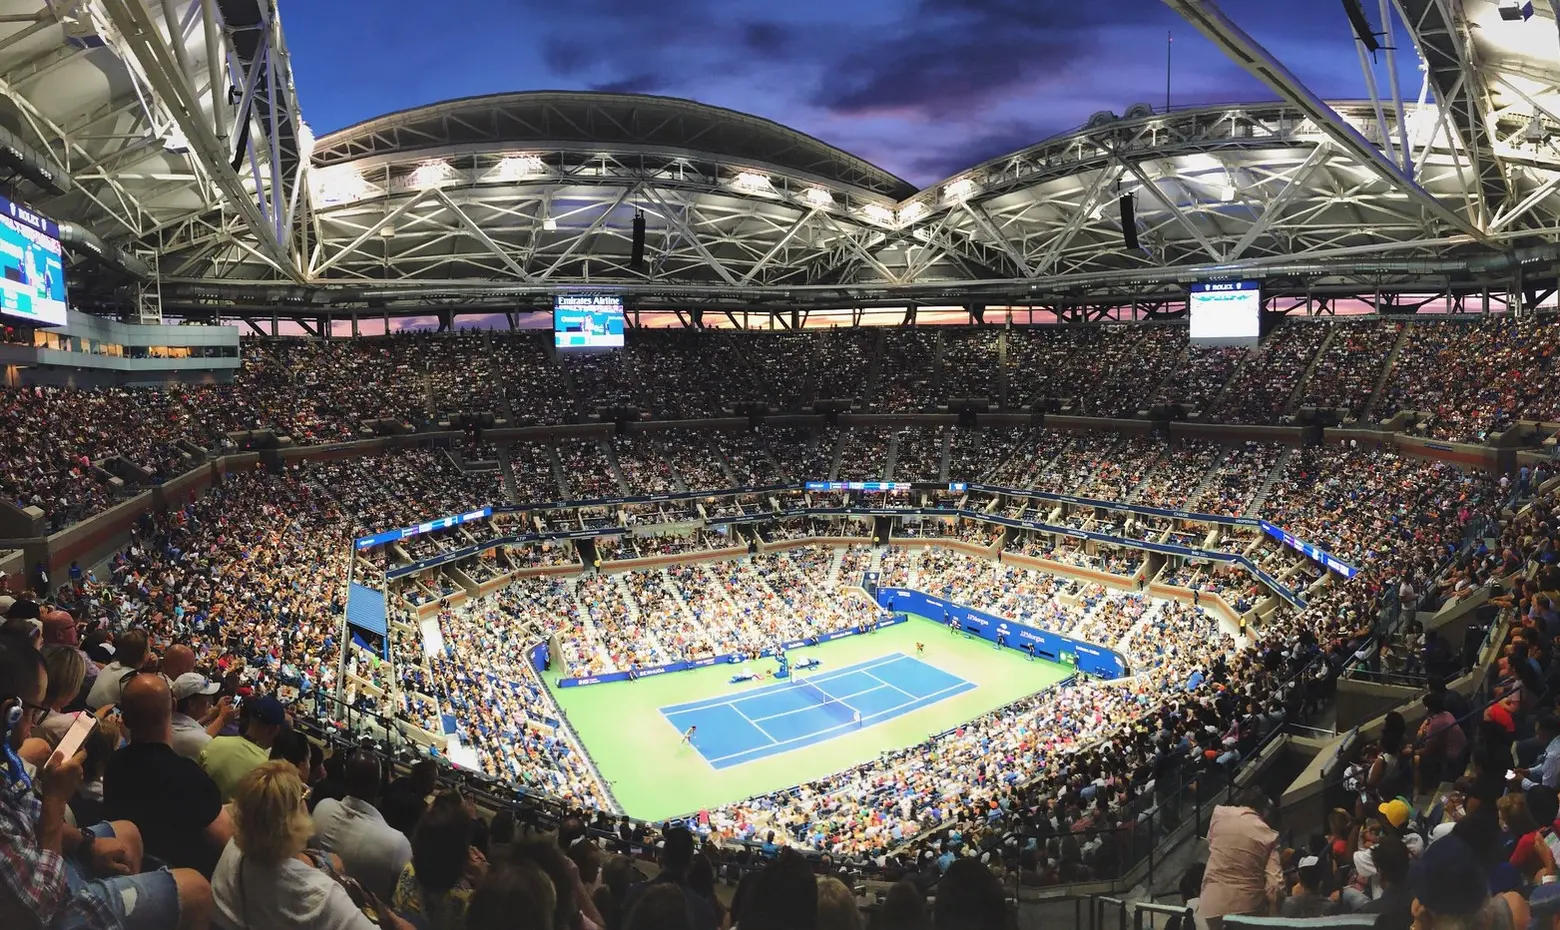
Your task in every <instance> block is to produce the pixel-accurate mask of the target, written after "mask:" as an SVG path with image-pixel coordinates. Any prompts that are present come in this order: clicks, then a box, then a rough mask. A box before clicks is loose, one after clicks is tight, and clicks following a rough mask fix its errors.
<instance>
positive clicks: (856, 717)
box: [850, 710, 861, 727]
mask: <svg viewBox="0 0 1560 930" xmlns="http://www.w3.org/2000/svg"><path fill="white" fill-rule="evenodd" d="M850 719H851V721H852V722H854V723H855V724H856V726H858V727H859V726H861V711H859V710H858V711H856V712H855V713H854V714H852V715H851V718H850Z"/></svg>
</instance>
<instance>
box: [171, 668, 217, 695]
mask: <svg viewBox="0 0 1560 930" xmlns="http://www.w3.org/2000/svg"><path fill="white" fill-rule="evenodd" d="M172 690H173V699H174V700H175V701H182V700H184V699H185V698H188V697H194V696H195V695H197V694H216V693H217V692H218V691H221V690H222V686H221V685H220V684H218V683H217V682H214V681H212V680H211V679H209V678H207V677H206V676H205V675H202V674H201V673H200V672H185V673H184V674H183V675H180V676H179V677H178V678H175V679H174V680H173V688H172Z"/></svg>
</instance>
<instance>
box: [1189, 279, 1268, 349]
mask: <svg viewBox="0 0 1560 930" xmlns="http://www.w3.org/2000/svg"><path fill="white" fill-rule="evenodd" d="M1187 303H1188V307H1187V309H1188V311H1189V312H1190V314H1191V318H1192V332H1191V337H1192V342H1193V343H1196V344H1198V345H1255V344H1256V342H1257V340H1259V339H1260V338H1262V283H1261V282H1260V281H1203V282H1200V283H1198V284H1193V285H1192V287H1191V292H1190V295H1189V296H1188V298H1187Z"/></svg>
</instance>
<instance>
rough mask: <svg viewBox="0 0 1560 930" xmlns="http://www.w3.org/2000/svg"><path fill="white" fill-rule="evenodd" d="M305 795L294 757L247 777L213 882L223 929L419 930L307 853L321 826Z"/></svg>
mask: <svg viewBox="0 0 1560 930" xmlns="http://www.w3.org/2000/svg"><path fill="white" fill-rule="evenodd" d="M305 796H306V792H305V790H304V786H303V781H302V780H301V779H300V778H298V771H297V769H296V768H294V767H293V766H292V765H290V764H288V763H286V762H281V761H277V762H263V763H261V764H260V765H258V766H256V767H254V768H252V769H250V770H249V771H248V772H245V773H244V775H243V777H242V778H241V779H240V780H239V783H238V785H237V786H236V790H235V791H234V795H233V840H232V842H230V843H228V845H227V848H226V849H225V850H223V852H222V858H221V860H220V861H219V862H218V863H217V871H216V874H215V875H214V876H213V877H212V880H211V885H212V891H213V894H214V895H215V897H216V905H217V910H216V919H215V923H216V925H217V926H218V927H220V928H223V930H273V928H294V927H296V928H299V930H303V928H309V930H315V928H319V930H374V928H375V927H376V926H377V927H380V928H392V930H412V924H411V923H409V922H408V921H406V920H405V919H404V918H402V917H400V916H398V915H396V914H395V913H393V912H391V911H390V910H389V909H388V908H386V907H385V906H384V904H383V902H382V901H380V900H379V899H378V898H374V897H372V896H370V895H368V894H367V892H364V891H363V890H362V888H361V887H360V886H358V885H357V884H356V883H355V882H343V881H340V880H338V879H337V878H336V876H335V875H334V874H333V871H332V868H331V867H332V863H331V862H330V861H329V860H328V859H327V858H325V857H324V856H305V855H304V853H305V848H306V845H307V842H308V839H309V835H310V833H312V832H313V825H312V824H311V823H310V822H309V814H308V810H307V808H306V807H305V806H304V799H305ZM305 859H308V860H309V861H310V863H312V864H306V863H305V861H304V860H305ZM354 893H356V894H358V895H360V896H362V897H361V900H355V899H354V897H353V895H354ZM365 908H367V909H369V910H372V911H373V913H374V915H375V917H377V918H378V920H377V922H376V921H375V920H373V919H370V918H369V917H368V916H367V915H366V914H365V913H364V909H365Z"/></svg>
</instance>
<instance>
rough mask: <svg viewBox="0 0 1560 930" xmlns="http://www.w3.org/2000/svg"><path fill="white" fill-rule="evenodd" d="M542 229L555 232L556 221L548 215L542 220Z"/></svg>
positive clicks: (556, 228) (556, 227) (556, 229)
mask: <svg viewBox="0 0 1560 930" xmlns="http://www.w3.org/2000/svg"><path fill="white" fill-rule="evenodd" d="M542 229H544V230H546V231H547V232H557V231H558V221H557V220H555V219H553V218H552V217H550V216H549V217H547V218H546V219H544V220H542Z"/></svg>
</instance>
